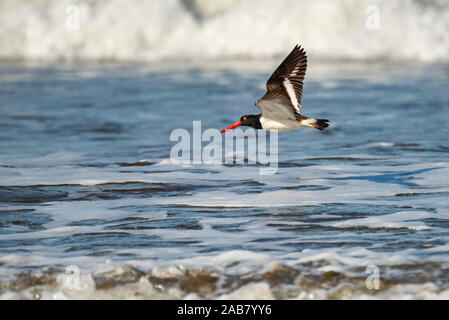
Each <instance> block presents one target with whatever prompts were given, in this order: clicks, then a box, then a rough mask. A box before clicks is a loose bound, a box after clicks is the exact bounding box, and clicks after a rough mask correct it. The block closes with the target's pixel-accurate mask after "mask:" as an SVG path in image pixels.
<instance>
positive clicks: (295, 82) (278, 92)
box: [256, 45, 307, 118]
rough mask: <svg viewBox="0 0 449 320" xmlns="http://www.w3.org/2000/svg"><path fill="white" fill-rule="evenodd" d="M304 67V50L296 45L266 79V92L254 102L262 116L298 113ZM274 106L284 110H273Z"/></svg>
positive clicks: (305, 62)
mask: <svg viewBox="0 0 449 320" xmlns="http://www.w3.org/2000/svg"><path fill="white" fill-rule="evenodd" d="M306 68H307V56H306V52H305V51H304V49H302V48H301V47H300V46H298V45H296V46H295V47H294V48H293V50H292V52H290V54H289V55H288V56H287V58H285V59H284V61H282V63H281V64H280V65H279V67H278V68H277V69H276V70H275V71H274V72H273V74H272V75H271V77H270V79H268V81H267V92H266V94H265V95H264V96H263V97H262V98H261V99H259V101H257V103H256V106H258V107H259V108H260V109H261V110H262V114H263V115H264V116H265V115H267V116H268V114H273V113H277V114H284V116H286V115H288V117H289V118H292V116H293V118H295V117H296V115H299V110H300V108H301V98H302V87H303V81H304V76H305V74H306ZM275 106H276V107H277V108H282V109H286V110H274V108H276V107H275ZM264 113H265V114H264ZM296 118H297V117H296Z"/></svg>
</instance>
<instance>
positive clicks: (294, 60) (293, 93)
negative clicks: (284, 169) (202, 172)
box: [221, 45, 329, 133]
mask: <svg viewBox="0 0 449 320" xmlns="http://www.w3.org/2000/svg"><path fill="white" fill-rule="evenodd" d="M306 67H307V56H306V52H305V51H304V49H302V48H301V47H300V46H298V45H296V46H295V47H294V48H293V50H292V52H290V54H289V55H288V56H287V58H285V60H284V61H282V63H281V64H280V66H279V67H278V68H277V69H276V70H275V71H274V72H273V74H272V75H271V77H270V79H268V81H267V92H266V93H265V95H264V96H263V97H262V98H260V99H259V100H258V101H257V102H256V106H257V107H259V108H260V110H261V111H262V114H259V115H245V116H243V117H241V118H240V121H238V122H236V123H234V124H232V125H230V126H229V127H227V128H226V129H223V130H221V133H224V132H225V131H228V130H230V129H234V128H236V127H238V126H249V127H253V128H255V129H264V130H277V131H279V132H283V131H289V130H294V129H299V128H302V127H312V128H316V129H319V130H323V129H324V128H327V127H328V126H329V123H328V122H329V121H328V120H326V119H312V118H308V117H305V116H303V115H301V114H300V113H299V111H300V109H301V98H302V87H303V81H304V76H305V74H306Z"/></svg>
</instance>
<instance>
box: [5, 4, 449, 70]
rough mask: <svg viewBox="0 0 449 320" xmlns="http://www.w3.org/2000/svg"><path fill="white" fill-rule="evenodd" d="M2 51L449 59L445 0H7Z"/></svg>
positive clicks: (49, 57)
mask: <svg viewBox="0 0 449 320" xmlns="http://www.w3.org/2000/svg"><path fill="white" fill-rule="evenodd" d="M0 14H1V17H2V19H1V20H0V59H3V60H11V59H12V60H42V61H60V60H62V61H79V60H93V61H105V60H106V61H161V60H175V59H176V60H179V59H181V60H185V59H193V60H203V59H221V58H266V57H272V56H283V55H285V53H286V52H288V51H289V50H291V48H292V47H293V46H294V44H296V43H300V44H302V45H303V46H304V47H305V48H306V49H307V53H308V54H309V56H310V57H311V58H314V59H315V58H316V59H323V60H358V61H372V60H375V61H376V60H416V61H425V62H441V61H449V32H448V31H449V4H448V3H447V1H443V0H433V1H430V0H429V1H419V0H390V1H381V0H378V1H372V0H370V1H359V0H341V1H334V0H319V1H308V0H299V1H291V0H279V1H271V0H262V1H255V0H221V1H207V0H152V1H139V0H129V1H118V0H102V1H89V0H80V1H77V2H76V4H74V2H72V1H66V0H62V1H47V0H36V1H27V0H7V1H2V2H1V3H0Z"/></svg>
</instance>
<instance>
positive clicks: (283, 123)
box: [259, 117, 303, 132]
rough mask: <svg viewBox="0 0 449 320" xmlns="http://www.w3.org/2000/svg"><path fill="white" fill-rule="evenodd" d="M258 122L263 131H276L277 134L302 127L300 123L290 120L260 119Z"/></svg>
mask: <svg viewBox="0 0 449 320" xmlns="http://www.w3.org/2000/svg"><path fill="white" fill-rule="evenodd" d="M259 121H260V124H261V125H262V128H263V129H265V130H277V131H279V132H284V131H289V130H293V129H298V128H301V127H303V125H302V124H301V122H300V121H297V120H290V119H282V120H272V119H269V118H265V117H260V119H259Z"/></svg>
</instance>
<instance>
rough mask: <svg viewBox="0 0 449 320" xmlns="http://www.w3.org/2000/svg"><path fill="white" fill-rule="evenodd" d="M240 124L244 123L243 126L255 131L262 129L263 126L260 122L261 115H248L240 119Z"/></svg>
mask: <svg viewBox="0 0 449 320" xmlns="http://www.w3.org/2000/svg"><path fill="white" fill-rule="evenodd" d="M240 122H241V123H242V126H248V127H252V128H254V129H262V125H261V124H260V121H259V115H254V114H250V115H246V116H243V117H241V118H240Z"/></svg>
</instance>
